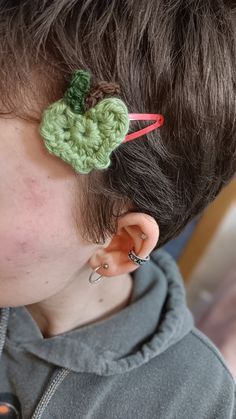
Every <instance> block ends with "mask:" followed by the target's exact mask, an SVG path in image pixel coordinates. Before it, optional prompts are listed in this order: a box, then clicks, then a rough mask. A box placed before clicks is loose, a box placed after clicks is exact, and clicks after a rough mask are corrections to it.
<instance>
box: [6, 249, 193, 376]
mask: <svg viewBox="0 0 236 419" xmlns="http://www.w3.org/2000/svg"><path fill="white" fill-rule="evenodd" d="M132 276H133V280H134V286H133V290H132V296H131V300H130V304H129V306H127V307H125V308H124V309H122V310H121V311H120V312H117V313H115V314H113V315H111V316H110V317H109V318H106V319H104V320H101V321H97V322H96V323H93V324H90V325H85V326H81V327H79V328H76V329H73V330H71V331H69V332H65V333H62V334H60V335H57V336H53V337H50V338H44V337H43V336H42V334H41V331H40V329H39V327H38V326H37V324H36V322H35V321H34V319H33V318H32V316H31V315H30V313H29V312H28V310H27V309H26V308H25V307H24V306H21V307H16V308H11V309H10V317H9V322H8V332H7V336H6V345H8V344H9V345H15V346H17V348H18V349H19V350H21V349H23V350H25V351H27V352H29V353H32V354H34V355H36V356H37V357H39V358H41V359H43V360H45V361H47V362H48V363H51V364H53V365H56V366H59V367H63V368H68V369H71V370H73V371H75V372H90V373H91V372H93V373H96V374H98V375H112V374H119V373H123V372H126V371H128V370H130V369H133V368H136V367H138V366H140V365H142V364H144V363H146V362H148V361H149V360H150V359H151V358H153V357H154V356H157V355H159V354H161V353H162V352H163V351H164V350H166V349H167V348H168V347H170V346H172V345H173V344H174V343H176V342H178V341H179V340H181V339H182V338H183V337H184V336H185V335H186V334H187V333H189V331H190V330H191V329H192V326H193V320H192V316H191V314H190V312H189V310H188V309H187V307H186V301H185V290H184V287H183V284H182V279H181V277H180V274H179V271H178V268H177V266H176V264H175V262H174V260H173V259H172V257H171V256H169V255H168V254H167V253H166V252H164V251H163V250H157V251H154V252H153V253H152V254H151V258H150V261H149V262H148V263H146V264H145V265H143V266H141V267H140V268H139V269H137V270H136V271H135V272H134V273H133V274H132ZM3 310H6V309H2V311H3ZM1 314H3V312H2V313H1ZM0 326H1V324H0ZM0 330H1V327H0ZM16 331H17V333H16Z"/></svg>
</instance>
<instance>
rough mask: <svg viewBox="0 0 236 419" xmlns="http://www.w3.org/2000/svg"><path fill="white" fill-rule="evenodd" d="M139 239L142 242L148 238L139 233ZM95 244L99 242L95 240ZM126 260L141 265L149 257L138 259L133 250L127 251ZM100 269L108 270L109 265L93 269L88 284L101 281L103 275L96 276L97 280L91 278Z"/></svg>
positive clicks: (105, 264)
mask: <svg viewBox="0 0 236 419" xmlns="http://www.w3.org/2000/svg"><path fill="white" fill-rule="evenodd" d="M139 237H140V238H141V239H142V240H146V239H147V238H148V236H147V235H146V234H145V233H143V232H141V233H139ZM95 243H96V244H99V241H98V240H96V242H95ZM128 258H129V259H130V260H131V261H132V262H133V263H134V264H135V265H139V266H140V265H143V264H144V263H146V262H147V261H148V260H150V256H147V257H145V258H141V257H139V256H138V255H136V253H135V251H134V248H133V249H131V250H130V251H129V253H128ZM100 268H103V269H108V268H109V265H108V263H104V264H103V265H99V266H98V267H97V268H95V269H94V270H93V271H92V273H91V274H90V275H89V282H90V284H96V283H97V282H99V281H101V279H102V277H103V275H100V276H98V278H95V279H94V278H93V276H94V274H95V273H96V272H97V271H98V269H100Z"/></svg>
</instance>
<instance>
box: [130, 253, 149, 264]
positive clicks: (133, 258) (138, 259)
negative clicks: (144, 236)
mask: <svg viewBox="0 0 236 419" xmlns="http://www.w3.org/2000/svg"><path fill="white" fill-rule="evenodd" d="M128 257H129V259H130V260H131V261H132V262H133V263H135V265H143V264H144V263H146V262H147V261H148V260H150V256H146V257H145V258H141V257H139V256H138V255H136V253H135V252H134V249H131V250H130V251H129V253H128Z"/></svg>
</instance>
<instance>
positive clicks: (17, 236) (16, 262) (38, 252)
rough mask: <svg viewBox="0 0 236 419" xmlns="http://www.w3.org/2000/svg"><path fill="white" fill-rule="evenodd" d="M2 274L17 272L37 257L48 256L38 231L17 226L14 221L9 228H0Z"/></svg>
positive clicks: (0, 271) (0, 270) (0, 266)
mask: <svg viewBox="0 0 236 419" xmlns="http://www.w3.org/2000/svg"><path fill="white" fill-rule="evenodd" d="M0 242H1V243H2V244H3V243H4V245H1V248H0V276H2V275H4V274H6V273H7V274H10V275H11V274H13V273H14V274H16V273H17V272H18V273H19V271H20V270H22V269H25V268H26V267H27V266H30V265H32V264H33V263H34V262H35V260H36V259H38V260H39V259H40V258H44V257H46V253H44V249H43V248H42V247H40V241H39V240H38V232H37V231H35V230H34V231H32V230H31V231H29V230H28V228H27V227H25V228H22V227H20V228H19V227H17V225H16V223H14V222H12V223H11V225H10V226H9V227H8V229H7V230H5V229H0Z"/></svg>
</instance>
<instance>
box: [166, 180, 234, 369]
mask: <svg viewBox="0 0 236 419" xmlns="http://www.w3.org/2000/svg"><path fill="white" fill-rule="evenodd" d="M164 248H165V250H167V251H168V252H169V253H170V254H171V255H172V256H173V257H174V258H175V260H176V261H177V264H178V266H179V269H180V271H181V273H182V276H183V278H184V283H185V287H186V295H187V302H188V306H189V308H190V310H191V311H192V313H193V315H194V318H195V321H196V324H197V326H198V327H199V328H200V329H201V330H202V331H203V332H204V333H205V334H207V335H208V336H209V337H210V338H211V340H213V341H214V343H215V344H216V345H217V346H218V348H219V350H220V351H221V353H222V355H223V356H224V358H225V359H226V361H227V362H228V366H229V367H230V369H231V372H233V374H234V376H235V377H236V178H234V179H233V180H232V181H231V183H230V184H229V185H227V186H226V187H225V188H224V189H223V191H222V192H221V193H220V195H219V196H218V197H217V198H216V200H215V201H214V202H213V203H212V204H211V205H209V207H208V208H206V210H205V211H204V213H203V214H202V215H201V216H200V217H198V218H197V219H195V220H193V221H192V222H191V223H190V224H189V225H188V226H187V227H186V228H185V230H184V231H183V232H182V233H181V235H180V236H178V237H177V238H176V239H175V240H173V241H171V242H170V243H168V244H167V245H166V246H165V247H164Z"/></svg>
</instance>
